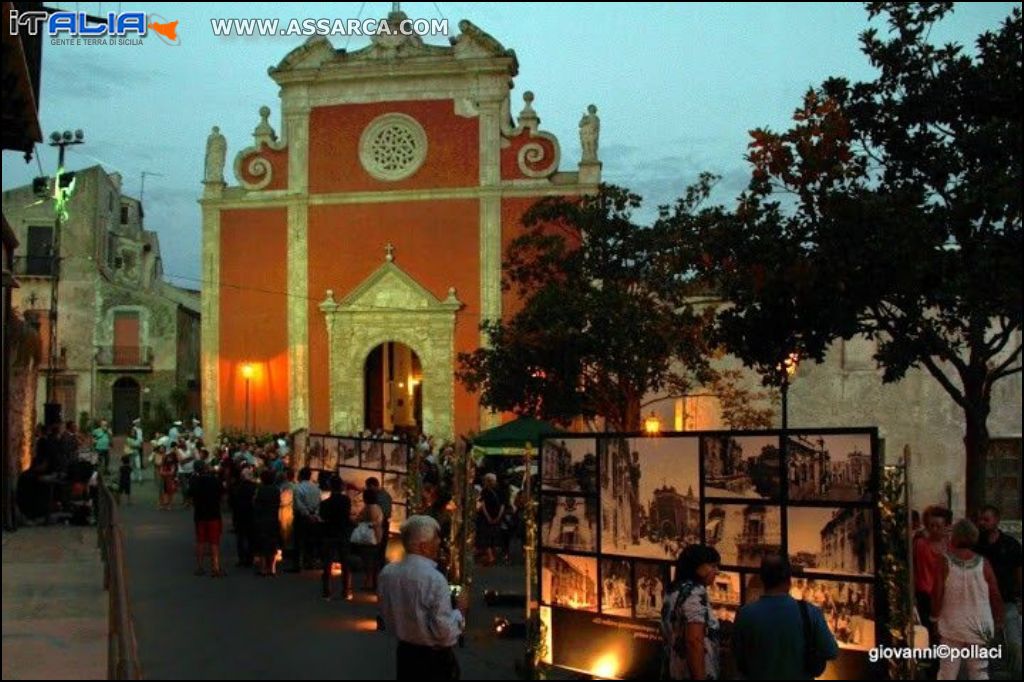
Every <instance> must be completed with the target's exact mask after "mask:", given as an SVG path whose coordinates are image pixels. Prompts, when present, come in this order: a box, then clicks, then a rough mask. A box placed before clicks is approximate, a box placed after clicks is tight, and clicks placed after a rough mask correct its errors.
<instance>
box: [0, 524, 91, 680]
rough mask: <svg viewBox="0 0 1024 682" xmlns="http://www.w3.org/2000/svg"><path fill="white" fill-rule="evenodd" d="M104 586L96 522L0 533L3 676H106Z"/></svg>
mask: <svg viewBox="0 0 1024 682" xmlns="http://www.w3.org/2000/svg"><path fill="white" fill-rule="evenodd" d="M106 676H107V593H106V592H104V591H103V564H102V562H101V560H100V554H99V550H98V549H97V548H96V528H95V527H92V526H89V527H76V526H40V527H34V528H29V527H24V528H21V529H19V530H18V531H17V532H14V533H7V532H5V533H4V534H3V679H5V680H53V679H58V680H59V679H81V680H103V679H106Z"/></svg>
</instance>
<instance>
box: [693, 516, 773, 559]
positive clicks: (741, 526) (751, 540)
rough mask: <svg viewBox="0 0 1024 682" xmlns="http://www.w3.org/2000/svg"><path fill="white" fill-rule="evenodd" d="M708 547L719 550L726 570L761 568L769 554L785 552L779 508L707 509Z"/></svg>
mask: <svg viewBox="0 0 1024 682" xmlns="http://www.w3.org/2000/svg"><path fill="white" fill-rule="evenodd" d="M705 514H706V515H707V516H706V518H705V521H704V534H705V535H704V537H705V542H706V544H708V545H710V546H711V547H714V548H715V549H717V550H718V553H719V554H720V555H721V556H722V564H723V565H725V566H750V567H754V568H756V567H758V566H760V565H761V557H762V556H764V554H765V553H766V552H778V551H779V550H781V549H782V514H781V512H780V511H779V507H778V506H772V505H767V504H763V503H760V502H752V503H750V504H716V503H708V504H707V505H706V506H705Z"/></svg>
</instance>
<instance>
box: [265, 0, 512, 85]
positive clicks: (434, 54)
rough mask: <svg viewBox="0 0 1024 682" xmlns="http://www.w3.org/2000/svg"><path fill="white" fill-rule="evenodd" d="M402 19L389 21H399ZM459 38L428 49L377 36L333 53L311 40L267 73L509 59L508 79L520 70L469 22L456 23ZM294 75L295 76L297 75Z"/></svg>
mask: <svg viewBox="0 0 1024 682" xmlns="http://www.w3.org/2000/svg"><path fill="white" fill-rule="evenodd" d="M404 18H405V15H404V14H401V15H399V16H397V17H390V16H389V22H390V21H391V20H392V19H393V20H394V21H399V20H401V19H404ZM459 31H460V33H459V35H457V36H454V37H452V38H451V39H450V43H451V45H450V46H447V45H431V44H429V43H425V42H424V41H423V39H422V38H421V37H420V36H416V35H409V36H387V35H376V36H373V37H372V38H371V43H370V44H369V45H367V46H366V47H363V48H361V49H358V50H354V51H352V52H348V51H346V50H341V49H335V48H334V46H333V45H332V43H331V41H330V40H329V39H328V38H326V37H324V36H314V37H311V38H309V39H308V40H306V42H304V43H303V44H302V45H300V46H299V47H297V48H295V49H294V50H292V51H291V52H289V53H288V54H287V55H286V56H285V57H284V59H282V60H281V61H280V62H279V63H278V64H277V66H272V67H270V68H269V69H268V72H269V74H270V75H271V76H272V77H273V76H280V77H285V74H288V73H290V72H296V71H297V72H308V71H318V70H321V69H323V68H325V67H327V68H329V67H338V66H341V65H344V64H366V63H373V62H382V61H383V62H387V63H393V62H394V61H395V60H405V59H408V60H411V61H412V62H416V61H418V60H428V61H431V60H440V61H449V60H452V59H489V58H490V59H493V58H504V59H509V58H510V59H511V60H512V65H511V75H512V76H515V75H516V74H517V72H518V70H519V64H518V61H517V60H516V56H515V52H513V51H512V50H509V49H507V48H505V46H503V45H502V44H501V43H500V42H498V41H497V40H496V39H495V38H493V37H492V36H491V35H489V34H488V33H486V32H485V31H483V30H481V29H480V28H478V27H477V26H475V25H474V24H473V23H472V22H470V21H466V20H463V21H460V22H459ZM296 75H297V74H296Z"/></svg>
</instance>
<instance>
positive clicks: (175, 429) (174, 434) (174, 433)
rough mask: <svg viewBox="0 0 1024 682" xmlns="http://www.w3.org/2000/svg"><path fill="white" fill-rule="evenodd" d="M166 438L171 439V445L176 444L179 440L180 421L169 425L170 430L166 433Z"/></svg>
mask: <svg viewBox="0 0 1024 682" xmlns="http://www.w3.org/2000/svg"><path fill="white" fill-rule="evenodd" d="M167 437H168V438H170V439H171V442H172V443H177V442H178V439H179V438H181V420H180V419H179V420H178V421H176V422H174V423H173V424H171V428H170V429H168V431H167Z"/></svg>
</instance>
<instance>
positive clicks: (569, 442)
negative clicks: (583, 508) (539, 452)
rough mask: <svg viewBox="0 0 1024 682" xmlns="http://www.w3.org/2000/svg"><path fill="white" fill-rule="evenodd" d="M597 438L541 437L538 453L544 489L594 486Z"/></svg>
mask: <svg viewBox="0 0 1024 682" xmlns="http://www.w3.org/2000/svg"><path fill="white" fill-rule="evenodd" d="M596 452H597V441H595V440H592V439H589V438H567V439H564V440H545V441H544V452H543V456H542V461H543V463H544V464H543V466H544V469H543V471H542V472H541V485H542V487H543V489H544V490H557V491H560V492H568V493H591V492H594V490H595V489H596V482H595V479H596V477H597V457H596V454H595V453H596Z"/></svg>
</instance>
